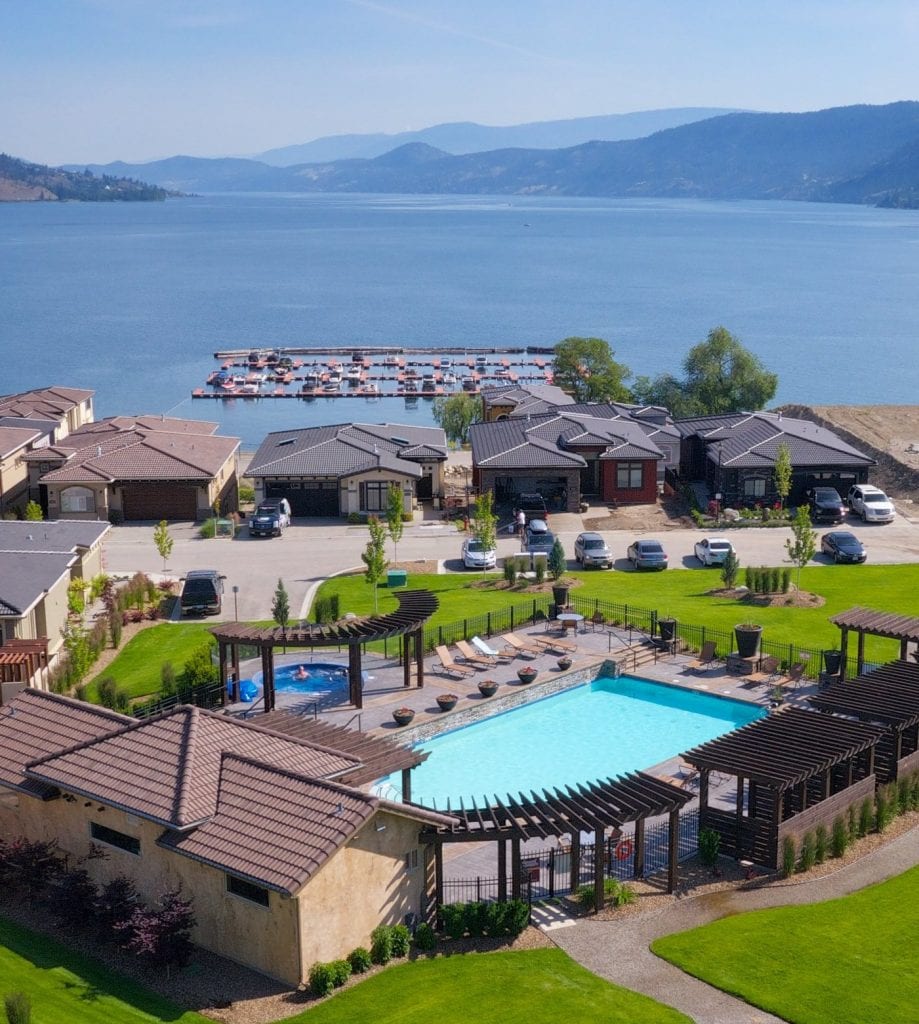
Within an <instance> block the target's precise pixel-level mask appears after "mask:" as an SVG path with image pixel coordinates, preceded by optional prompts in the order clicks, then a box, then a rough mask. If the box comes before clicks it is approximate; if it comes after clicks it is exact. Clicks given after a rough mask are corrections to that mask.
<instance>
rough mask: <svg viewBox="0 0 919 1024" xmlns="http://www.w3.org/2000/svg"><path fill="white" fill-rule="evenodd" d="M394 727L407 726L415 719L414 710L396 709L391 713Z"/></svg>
mask: <svg viewBox="0 0 919 1024" xmlns="http://www.w3.org/2000/svg"><path fill="white" fill-rule="evenodd" d="M392 716H393V719H394V721H395V723H396V725H408V724H409V722H411V720H412V719H413V718H414V717H415V710H414V708H396V710H395V711H393V713H392Z"/></svg>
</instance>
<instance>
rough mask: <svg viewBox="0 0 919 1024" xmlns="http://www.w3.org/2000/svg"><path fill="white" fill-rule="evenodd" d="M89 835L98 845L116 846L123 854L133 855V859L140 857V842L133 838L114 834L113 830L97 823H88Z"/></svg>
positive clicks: (122, 834)
mask: <svg viewBox="0 0 919 1024" xmlns="http://www.w3.org/2000/svg"><path fill="white" fill-rule="evenodd" d="M89 834H90V835H91V836H92V837H93V839H97V840H98V841H99V842H100V843H105V845H106V846H117V847H118V849H119V850H124V852H125V853H133V854H134V856H135V857H139V856H140V840H139V839H137V838H135V837H134V836H129V835H127V834H126V833H124V832H116V831H115V829H113V828H107V827H106V826H105V825H100V824H99V823H98V822H97V821H92V822H90V824H89Z"/></svg>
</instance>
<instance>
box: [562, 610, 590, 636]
mask: <svg viewBox="0 0 919 1024" xmlns="http://www.w3.org/2000/svg"><path fill="white" fill-rule="evenodd" d="M558 621H559V622H560V623H561V624H562V632H563V633H567V632H568V630H569V629H570V630H573V631H574V632H575V633H576V632H577V631H578V629H579V627H580V625H581V623H582V622H583V621H584V616H583V615H579V614H578V613H577V612H562V614H561V615H559V617H558Z"/></svg>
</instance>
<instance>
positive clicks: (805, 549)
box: [785, 505, 817, 589]
mask: <svg viewBox="0 0 919 1024" xmlns="http://www.w3.org/2000/svg"><path fill="white" fill-rule="evenodd" d="M791 532H792V534H793V537H794V539H793V540H786V541H785V550H786V551H787V552H788V557H789V558H790V559H791V560H792V562H794V564H795V565H796V566H797V567H798V572H797V578H796V579H795V585H796V586H797V587H798V589H800V587H801V570H802V569H803V568H804V566H805V565H807V563H808V562H809V561H810V560H811V559H812V558H813V557H814V552H815V551H816V550H817V534H816V533H814V531H813V530H812V529H811V517H810V510H809V509H808V507H807V505H801V506H800V507H799V509H798V511H797V512H796V513H795V517H794V519H793V520H792V522H791Z"/></svg>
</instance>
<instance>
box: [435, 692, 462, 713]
mask: <svg viewBox="0 0 919 1024" xmlns="http://www.w3.org/2000/svg"><path fill="white" fill-rule="evenodd" d="M458 700H459V697H457V695H456V694H455V693H441V694H439V695H438V697H437V705H438V707H439V708H440V710H441V711H452V710H453V709H454V708H455V707H456V702H457V701H458Z"/></svg>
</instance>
